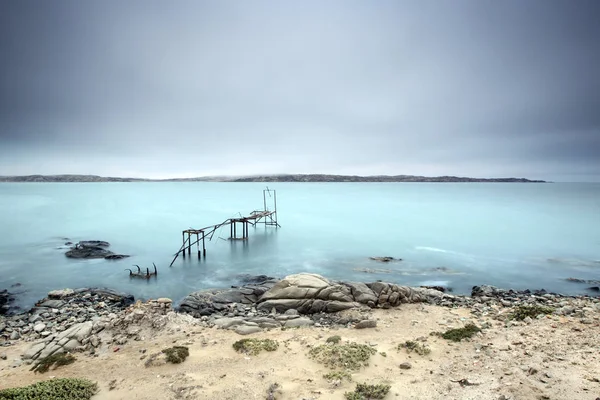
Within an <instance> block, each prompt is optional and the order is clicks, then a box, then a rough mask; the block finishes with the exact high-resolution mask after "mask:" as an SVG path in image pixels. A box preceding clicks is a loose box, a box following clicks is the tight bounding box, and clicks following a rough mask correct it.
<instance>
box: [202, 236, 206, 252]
mask: <svg viewBox="0 0 600 400" xmlns="http://www.w3.org/2000/svg"><path fill="white" fill-rule="evenodd" d="M202 255H203V256H204V258H206V246H205V244H204V231H202Z"/></svg>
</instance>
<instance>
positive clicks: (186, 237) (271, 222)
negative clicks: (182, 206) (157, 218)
mask: <svg viewBox="0 0 600 400" xmlns="http://www.w3.org/2000/svg"><path fill="white" fill-rule="evenodd" d="M267 195H268V196H269V198H272V199H273V210H269V208H268V206H267ZM263 204H264V206H263V207H264V209H263V210H255V211H252V212H251V213H250V214H249V215H247V216H240V217H236V218H228V219H226V220H225V221H223V222H221V223H220V224H215V225H209V226H206V227H204V228H201V229H191V228H190V229H185V230H184V231H182V232H181V237H182V245H181V247H180V248H179V250H178V251H177V253H175V257H174V258H173V261H171V264H170V265H169V267H172V266H173V263H174V262H175V260H177V257H179V255H180V254H181V255H182V256H183V258H185V256H186V252H187V255H188V256H191V255H192V247H193V246H194V245H196V249H197V253H198V259H200V258H201V257H206V241H207V240H208V241H211V240H212V238H213V236H214V234H215V232H216V231H218V230H219V229H220V228H222V227H223V226H227V225H229V231H230V236H229V240H248V236H249V228H250V225H252V226H256V225H257V224H264V225H265V226H274V227H276V228H280V227H281V225H279V223H278V222H277V192H276V191H275V190H271V189H269V188H266V189H265V190H263ZM238 225H241V236H238ZM194 236H195V237H194ZM201 243H202V250H200V244H201Z"/></svg>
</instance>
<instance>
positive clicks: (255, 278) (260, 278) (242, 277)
mask: <svg viewBox="0 0 600 400" xmlns="http://www.w3.org/2000/svg"><path fill="white" fill-rule="evenodd" d="M236 278H237V279H238V280H239V281H240V282H241V283H245V284H247V283H262V282H266V281H272V280H274V279H275V278H273V277H272V276H267V275H250V274H239V275H236Z"/></svg>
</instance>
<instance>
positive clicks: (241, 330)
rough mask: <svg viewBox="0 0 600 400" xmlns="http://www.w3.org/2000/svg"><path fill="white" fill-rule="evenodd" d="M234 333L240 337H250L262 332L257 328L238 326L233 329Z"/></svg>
mask: <svg viewBox="0 0 600 400" xmlns="http://www.w3.org/2000/svg"><path fill="white" fill-rule="evenodd" d="M235 332H236V333H237V334H240V335H250V334H252V333H258V332H262V329H261V328H260V327H258V326H252V325H240V326H237V327H236V328H235Z"/></svg>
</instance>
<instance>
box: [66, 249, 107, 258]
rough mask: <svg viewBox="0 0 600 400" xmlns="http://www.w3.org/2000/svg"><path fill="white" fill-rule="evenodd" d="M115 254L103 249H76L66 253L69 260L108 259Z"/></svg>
mask: <svg viewBox="0 0 600 400" xmlns="http://www.w3.org/2000/svg"><path fill="white" fill-rule="evenodd" d="M112 255H114V253H113V252H112V251H110V250H106V249H104V248H102V247H77V246H76V247H74V248H72V249H71V250H69V251H67V252H66V253H65V256H67V257H69V258H106V257H108V256H112Z"/></svg>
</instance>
